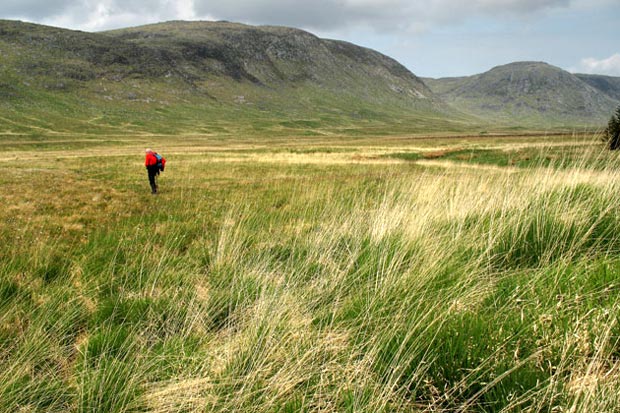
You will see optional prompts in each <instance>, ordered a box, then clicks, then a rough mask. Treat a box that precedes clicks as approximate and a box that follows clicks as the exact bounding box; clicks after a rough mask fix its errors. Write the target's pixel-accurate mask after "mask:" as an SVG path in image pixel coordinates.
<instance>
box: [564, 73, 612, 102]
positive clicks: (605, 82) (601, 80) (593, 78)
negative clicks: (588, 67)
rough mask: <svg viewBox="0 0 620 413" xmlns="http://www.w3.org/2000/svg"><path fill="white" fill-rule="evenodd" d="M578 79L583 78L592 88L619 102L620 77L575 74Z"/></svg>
mask: <svg viewBox="0 0 620 413" xmlns="http://www.w3.org/2000/svg"><path fill="white" fill-rule="evenodd" d="M575 76H577V77H578V78H579V79H581V80H583V81H584V82H586V83H587V84H589V85H590V86H592V87H593V88H596V89H598V90H600V91H601V92H603V93H604V94H606V95H607V96H609V97H610V98H612V99H615V100H617V101H618V102H620V77H613V76H603V75H586V74H581V73H577V74H575Z"/></svg>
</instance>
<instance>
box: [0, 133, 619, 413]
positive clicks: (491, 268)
mask: <svg viewBox="0 0 620 413" xmlns="http://www.w3.org/2000/svg"><path fill="white" fill-rule="evenodd" d="M115 139H117V140H118V141H115ZM147 144H148V146H152V147H153V148H154V149H156V150H158V151H159V152H161V153H163V154H164V155H165V156H166V157H167V159H168V166H167V170H166V172H165V173H164V175H163V176H162V177H161V182H160V188H161V194H160V195H159V196H157V197H153V196H151V195H150V194H149V189H148V183H147V180H146V173H145V172H144V168H143V166H142V162H143V159H142V153H143V150H144V147H146V146H147ZM0 148H2V149H1V151H0V153H1V155H0V165H1V166H2V173H1V174H0V186H1V188H2V191H1V194H0V199H1V200H2V204H3V205H4V208H2V210H0V235H1V237H2V239H3V240H4V242H3V243H2V246H1V247H0V411H3V412H16V411H22V412H31V411H32V412H35V411H36V412H67V411H70V412H136V411H150V412H207V411H209V412H210V411H217V412H231V411H244V412H299V411H308V412H310V411H324V412H347V411H349V412H373V413H374V412H394V411H402V412H417V411H428V412H431V411H432V412H448V411H450V412H452V411H462V412H552V411H553V412H594V411H596V412H614V411H618V409H620V395H619V394H618V391H617V389H618V388H619V386H620V370H619V369H620V341H619V340H620V325H619V321H620V320H619V314H620V313H619V310H620V281H619V274H620V258H618V252H619V251H620V214H618V205H619V204H620V203H619V201H620V187H619V185H620V179H619V178H620V159H619V158H618V155H617V154H615V153H610V152H609V151H605V150H604V148H603V147H602V145H601V143H600V140H598V139H597V137H595V136H590V135H586V136H581V135H580V136H577V137H575V136H546V137H536V136H530V137H527V136H525V137H524V136H521V137H510V136H503V137H469V138H459V139H456V138H437V137H433V138H428V139H424V138H412V137H409V136H405V137H398V136H391V137H387V138H380V137H372V136H364V137H337V136H330V137H325V138H324V137H306V138H296V139H288V138H286V137H276V138H271V139H269V138H261V139H256V138H245V139H244V138H239V139H217V138H216V137H213V136H211V137H209V136H200V135H188V136H175V137H170V138H166V137H162V136H157V137H148V136H141V137H140V136H139V137H136V138H133V139H129V138H123V137H117V138H105V137H102V138H100V139H86V138H85V137H83V136H78V137H76V136H69V135H68V136H58V135H55V136H49V137H46V139H34V138H25V137H20V136H19V135H15V136H5V137H3V139H2V141H0Z"/></svg>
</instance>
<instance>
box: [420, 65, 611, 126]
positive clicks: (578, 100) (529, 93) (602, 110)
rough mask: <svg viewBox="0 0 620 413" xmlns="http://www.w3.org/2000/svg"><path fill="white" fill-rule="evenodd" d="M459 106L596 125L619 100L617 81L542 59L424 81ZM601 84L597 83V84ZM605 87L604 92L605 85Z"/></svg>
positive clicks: (504, 116)
mask: <svg viewBox="0 0 620 413" xmlns="http://www.w3.org/2000/svg"><path fill="white" fill-rule="evenodd" d="M424 81H425V82H426V84H427V85H428V86H429V87H430V88H431V90H432V91H433V92H435V93H436V94H437V95H439V96H440V97H441V98H443V99H444V100H445V101H446V102H448V103H449V104H451V105H453V106H454V107H455V108H457V109H459V110H461V111H463V112H466V113H470V114H472V115H476V116H479V117H481V118H484V119H487V120H497V121H503V122H506V123H509V124H519V125H537V126H545V125H547V126H582V125H590V126H598V125H603V124H605V123H606V121H607V119H608V118H609V115H610V114H611V113H612V111H613V109H614V108H615V107H616V106H617V105H618V103H620V102H619V100H618V97H617V95H615V93H616V92H617V89H614V88H615V87H617V84H616V83H614V82H608V83H609V85H610V86H601V85H602V84H603V83H604V82H603V81H602V80H601V79H599V78H598V77H593V78H591V79H587V80H586V79H584V77H583V76H577V75H573V74H571V73H569V72H567V71H565V70H562V69H560V68H558V67H555V66H551V65H549V64H546V63H542V62H517V63H511V64H507V65H504V66H498V67H495V68H493V69H491V70H489V71H488V72H485V73H482V74H479V75H474V76H468V77H458V78H442V79H424ZM597 82H598V84H599V86H595V85H594V84H596V83H597ZM605 88H606V90H607V91H606V92H604V91H603V90H602V89H605Z"/></svg>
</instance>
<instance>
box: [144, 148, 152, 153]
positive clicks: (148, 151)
mask: <svg viewBox="0 0 620 413" xmlns="http://www.w3.org/2000/svg"><path fill="white" fill-rule="evenodd" d="M144 152H146V153H153V151H152V150H151V148H146V149H145V150H144Z"/></svg>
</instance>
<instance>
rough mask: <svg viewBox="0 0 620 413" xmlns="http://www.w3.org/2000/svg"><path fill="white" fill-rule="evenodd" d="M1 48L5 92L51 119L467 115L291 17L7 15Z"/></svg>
mask: <svg viewBox="0 0 620 413" xmlns="http://www.w3.org/2000/svg"><path fill="white" fill-rule="evenodd" d="M0 53H1V54H2V56H3V60H4V61H3V63H4V64H3V66H2V68H1V69H0V95H1V96H3V97H4V98H5V102H4V106H5V109H6V110H9V111H13V112H14V116H16V117H19V114H20V113H22V112H23V111H24V110H26V109H28V110H33V109H34V110H35V111H38V110H42V108H44V109H45V118H46V119H48V118H50V119H51V118H54V116H59V115H60V114H59V111H62V114H63V116H66V114H67V113H70V112H73V113H72V115H71V116H74V117H75V118H76V120H80V119H82V118H84V117H91V116H92V117H95V116H98V115H99V114H100V113H103V114H104V116H103V119H102V120H100V121H98V122H99V124H102V125H103V124H104V123H105V122H106V120H107V121H109V122H108V123H110V122H111V123H114V122H115V119H116V121H118V122H120V121H121V120H120V119H118V118H123V119H124V121H125V123H129V124H131V125H142V126H143V127H144V126H147V123H149V122H150V123H149V125H153V124H155V123H158V122H159V124H160V125H166V126H165V128H166V129H170V126H171V122H170V119H166V117H167V116H169V117H170V118H171V119H173V120H174V122H175V123H176V124H178V125H181V124H184V125H185V126H183V127H182V129H184V130H186V129H188V128H192V127H197V128H198V129H200V123H201V122H200V121H199V120H200V119H203V120H204V119H205V118H207V117H208V118H210V119H224V118H227V117H228V119H229V120H234V121H237V122H242V121H243V118H244V117H245V116H247V120H248V122H254V124H259V123H260V122H257V120H265V121H266V122H271V123H272V124H273V123H278V122H279V123H281V122H287V121H291V120H303V121H304V122H306V124H308V125H309V124H312V122H315V124H316V125H319V123H324V124H328V125H329V124H330V123H332V124H337V125H346V124H348V123H350V122H354V123H355V122H360V121H368V122H384V123H387V124H389V123H394V122H396V123H402V122H403V120H408V121H411V122H412V125H414V126H415V122H417V121H418V120H419V121H420V128H429V125H430V128H431V129H432V128H433V127H434V126H437V127H438V128H440V127H441V128H443V127H446V126H447V127H448V128H451V126H450V125H451V122H453V119H454V118H455V116H456V117H458V115H455V112H456V111H454V110H452V109H450V108H449V107H448V106H447V105H445V104H444V103H443V102H442V101H441V100H440V99H438V98H437V96H435V94H433V92H431V90H430V89H429V88H428V87H427V86H426V85H425V84H424V82H422V81H421V80H420V79H419V78H418V77H417V76H415V75H414V74H413V73H411V72H410V71H409V70H407V69H406V68H405V67H404V66H402V65H401V64H399V63H398V62H396V61H395V60H394V59H391V58H389V57H387V56H385V55H382V54H381V53H378V52H376V51H373V50H370V49H367V48H363V47H360V46H356V45H353V44H350V43H346V42H342V41H336V40H328V39H321V38H318V37H316V36H314V35H313V34H311V33H308V32H305V31H302V30H297V29H291V28H285V27H267V26H265V27H254V26H247V25H242V24H235V23H229V22H180V21H176V22H167V23H160V24H154V25H147V26H141V27H135V28H129V29H123V30H115V31H108V32H101V33H85V32H81V31H73V30H65V29H59V28H53V27H47V26H41V25H36V24H29V23H22V22H16V21H0ZM37 102H38V103H37ZM33 106H34V107H33ZM240 108H242V109H243V113H239V109H240ZM83 112H87V113H83ZM145 113H146V114H148V113H150V115H145ZM201 115H202V116H201ZM461 118H464V117H463V116H461ZM135 119H138V120H135ZM127 120H129V122H127ZM18 123H19V122H18ZM203 123H204V122H203ZM131 125H130V126H131ZM196 125H198V126H196ZM433 125H434V126H433ZM67 127H68V126H67ZM205 127H207V126H205Z"/></svg>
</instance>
